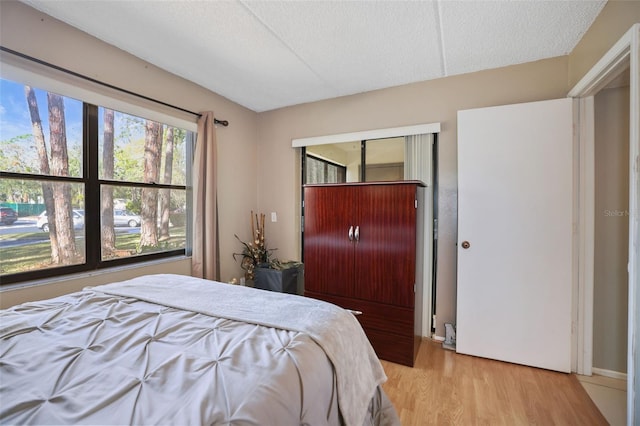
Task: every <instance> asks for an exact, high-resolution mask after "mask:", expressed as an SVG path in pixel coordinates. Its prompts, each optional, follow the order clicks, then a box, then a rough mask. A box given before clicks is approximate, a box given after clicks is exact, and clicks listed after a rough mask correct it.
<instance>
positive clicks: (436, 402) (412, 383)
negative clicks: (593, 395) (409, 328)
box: [382, 340, 607, 426]
mask: <svg viewBox="0 0 640 426" xmlns="http://www.w3.org/2000/svg"><path fill="white" fill-rule="evenodd" d="M382 364H383V366H384V369H385V372H386V373H387V377H388V381H387V382H386V383H385V384H384V385H383V388H384V390H385V392H386V393H387V395H388V396H389V399H390V400H391V402H393V404H394V406H395V407H396V410H397V412H398V415H399V416H400V420H401V422H402V424H403V426H411V425H509V426H512V425H529V424H535V425H606V424H607V422H606V420H605V418H604V417H603V416H602V414H600V411H598V408H597V407H596V406H595V404H594V403H593V402H592V401H591V399H590V398H589V396H588V395H587V393H586V391H585V390H584V389H583V387H582V386H581V385H580V383H579V382H578V380H577V379H576V377H575V375H573V374H564V373H556V372H553V371H548V370H542V369H538V368H531V367H525V366H522V365H516V364H509V363H506V362H500V361H493V360H488V359H484V358H477V357H472V356H468V355H461V354H457V353H455V352H454V351H449V350H446V349H442V345H441V344H440V343H438V342H434V341H431V340H423V342H422V344H421V346H420V351H419V353H418V358H417V360H416V365H415V367H414V368H410V367H405V366H402V365H398V364H394V363H391V362H388V361H382Z"/></svg>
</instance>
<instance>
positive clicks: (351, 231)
mask: <svg viewBox="0 0 640 426" xmlns="http://www.w3.org/2000/svg"><path fill="white" fill-rule="evenodd" d="M349 241H353V226H350V227H349Z"/></svg>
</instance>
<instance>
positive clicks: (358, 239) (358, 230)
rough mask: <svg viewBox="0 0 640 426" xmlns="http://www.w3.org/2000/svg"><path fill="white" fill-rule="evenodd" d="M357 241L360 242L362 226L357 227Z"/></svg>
mask: <svg viewBox="0 0 640 426" xmlns="http://www.w3.org/2000/svg"><path fill="white" fill-rule="evenodd" d="M355 237H356V241H360V226H356V234H355Z"/></svg>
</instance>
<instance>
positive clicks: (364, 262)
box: [355, 184, 416, 308]
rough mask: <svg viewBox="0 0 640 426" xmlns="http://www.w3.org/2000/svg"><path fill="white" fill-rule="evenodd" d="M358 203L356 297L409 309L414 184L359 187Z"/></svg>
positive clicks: (411, 301) (412, 278)
mask: <svg viewBox="0 0 640 426" xmlns="http://www.w3.org/2000/svg"><path fill="white" fill-rule="evenodd" d="M358 200H359V205H360V215H359V217H358V221H357V225H356V226H358V227H359V238H358V240H357V241H356V244H355V245H356V258H355V280H356V294H357V297H358V298H359V299H365V300H371V301H375V302H380V303H387V304H393V305H396V306H404V307H408V308H413V306H414V301H415V297H414V290H413V285H414V283H415V270H416V263H415V262H416V254H415V253H416V252H415V249H416V204H415V203H416V201H415V200H416V185H415V184H394V185H370V186H362V187H360V188H359V198H358Z"/></svg>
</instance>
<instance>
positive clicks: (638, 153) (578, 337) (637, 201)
mask: <svg viewBox="0 0 640 426" xmlns="http://www.w3.org/2000/svg"><path fill="white" fill-rule="evenodd" d="M627 68H628V69H629V70H630V73H629V76H630V77H629V124H628V126H629V127H628V128H629V133H628V139H627V140H628V149H629V158H630V161H629V165H630V167H629V172H628V182H629V188H628V193H627V194H628V206H629V216H628V224H629V228H628V234H627V244H628V258H627V260H628V263H627V265H626V266H627V267H626V269H627V271H628V279H627V288H628V311H627V312H628V316H627V327H628V331H627V356H626V364H627V377H628V380H627V386H626V389H627V396H626V399H627V408H626V422H627V424H636V423H637V421H638V419H640V392H639V390H640V389H639V388H638V384H639V383H640V368H639V367H638V366H639V364H640V362H639V356H640V354H639V353H638V351H637V346H638V342H639V341H640V333H639V330H640V328H639V327H638V324H640V312H639V308H640V225H639V224H640V195H639V190H640V169H639V168H638V166H637V165H638V162H639V161H640V24H634V25H633V26H632V27H631V28H630V29H629V30H628V31H627V33H626V34H625V35H624V36H622V38H621V39H620V40H618V42H617V43H616V44H615V45H614V46H613V47H612V48H611V49H610V50H609V51H608V52H607V53H606V54H605V55H604V56H603V57H602V58H601V59H600V60H599V61H598V62H597V63H596V64H595V65H594V66H593V68H592V69H591V70H590V71H589V72H588V73H587V74H586V75H585V76H584V77H583V78H582V80H580V81H579V82H578V83H577V84H576V86H575V87H574V88H573V89H572V90H571V91H570V92H569V94H568V96H569V97H572V98H576V99H577V100H578V102H579V104H580V117H579V122H580V125H579V129H578V132H579V140H580V143H579V150H578V151H577V152H576V154H575V156H576V159H577V160H578V162H579V175H578V176H576V181H575V183H576V187H577V188H579V189H578V192H577V200H575V202H576V206H577V210H576V211H577V212H578V215H577V217H576V218H575V220H576V224H577V227H576V231H577V235H578V237H577V245H576V252H577V262H576V269H575V275H576V276H577V277H578V278H577V282H576V287H575V289H574V295H575V300H576V305H575V311H574V321H575V324H576V326H577V327H576V330H575V337H574V342H573V343H574V361H573V362H574V363H575V371H576V372H577V373H578V374H585V375H591V373H592V368H593V366H594V364H593V337H594V333H593V328H594V313H595V312H594V272H595V267H594V266H595V257H594V256H595V248H594V246H595V240H596V238H595V215H596V214H598V212H597V211H596V210H595V209H596V207H595V200H594V199H595V183H596V182H595V142H594V127H595V125H594V122H595V116H594V97H595V96H596V95H597V94H598V93H600V92H601V91H602V90H603V89H605V88H606V87H607V86H608V85H609V83H611V82H612V81H614V80H615V79H617V78H618V77H619V76H620V75H621V74H622V73H623V72H624V70H626V69H627ZM623 214H624V213H623Z"/></svg>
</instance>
